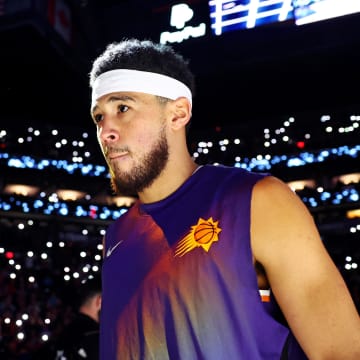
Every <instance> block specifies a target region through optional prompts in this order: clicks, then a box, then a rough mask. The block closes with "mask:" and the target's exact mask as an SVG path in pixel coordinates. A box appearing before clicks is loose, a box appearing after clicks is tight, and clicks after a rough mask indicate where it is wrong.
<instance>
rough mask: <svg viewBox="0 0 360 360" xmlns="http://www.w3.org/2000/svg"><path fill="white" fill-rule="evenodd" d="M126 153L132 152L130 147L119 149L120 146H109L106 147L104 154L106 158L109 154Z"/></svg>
mask: <svg viewBox="0 0 360 360" xmlns="http://www.w3.org/2000/svg"><path fill="white" fill-rule="evenodd" d="M124 152H130V149H129V147H128V146H121V147H118V146H108V145H105V146H104V147H103V153H104V156H105V157H107V156H108V155H109V154H117V153H119V154H121V153H124Z"/></svg>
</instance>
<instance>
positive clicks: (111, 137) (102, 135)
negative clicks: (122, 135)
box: [97, 119, 119, 144]
mask: <svg viewBox="0 0 360 360" xmlns="http://www.w3.org/2000/svg"><path fill="white" fill-rule="evenodd" d="M97 136H98V138H99V140H100V141H101V142H102V143H103V144H111V143H113V142H115V141H117V140H118V139H119V132H118V130H117V129H116V128H115V127H114V126H113V125H112V122H111V121H106V120H105V119H104V120H103V121H102V123H101V125H100V126H99V127H98V131H97Z"/></svg>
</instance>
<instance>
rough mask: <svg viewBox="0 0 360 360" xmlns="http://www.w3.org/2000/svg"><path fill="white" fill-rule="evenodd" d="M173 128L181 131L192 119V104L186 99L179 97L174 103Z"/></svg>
mask: <svg viewBox="0 0 360 360" xmlns="http://www.w3.org/2000/svg"><path fill="white" fill-rule="evenodd" d="M172 115H173V116H172V119H171V127H172V128H173V129H174V130H178V129H181V128H183V127H185V126H186V124H187V123H188V122H189V121H190V119H191V104H190V102H189V100H188V99H187V98H185V97H179V98H177V99H176V100H174V102H173V103H172Z"/></svg>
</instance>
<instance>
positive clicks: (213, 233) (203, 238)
mask: <svg viewBox="0 0 360 360" xmlns="http://www.w3.org/2000/svg"><path fill="white" fill-rule="evenodd" d="M218 223H219V222H218V221H214V220H213V218H212V217H210V218H209V219H207V220H205V219H202V218H200V219H199V221H198V223H197V224H196V225H194V226H192V227H191V230H190V231H189V233H188V234H187V235H186V236H185V237H184V238H183V239H181V240H180V241H179V243H178V245H177V246H176V249H175V256H179V257H181V256H184V255H185V254H186V253H188V252H189V251H191V250H193V249H195V248H197V247H200V246H201V247H202V248H203V249H204V250H205V251H206V252H208V251H209V249H210V247H211V245H212V243H213V242H214V241H218V240H219V237H218V234H219V232H220V231H221V228H219V227H218Z"/></svg>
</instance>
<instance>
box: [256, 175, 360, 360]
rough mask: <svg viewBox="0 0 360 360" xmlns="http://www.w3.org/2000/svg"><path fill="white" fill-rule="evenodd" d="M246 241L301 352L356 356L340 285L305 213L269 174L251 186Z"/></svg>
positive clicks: (350, 313)
mask: <svg viewBox="0 0 360 360" xmlns="http://www.w3.org/2000/svg"><path fill="white" fill-rule="evenodd" d="M251 246H252V250H253V255H254V257H255V260H256V261H258V262H260V264H262V266H263V267H264V269H265V272H266V276H267V278H268V281H269V283H270V286H271V289H272V292H273V294H274V296H275V297H276V300H277V302H278V303H279V305H280V307H281V309H282V311H283V313H284V315H285V318H286V319H287V321H288V323H289V326H290V327H291V329H292V331H293V332H294V334H295V336H296V338H297V339H298V341H299V343H300V344H301V346H302V347H303V349H304V351H305V352H306V353H307V355H308V356H309V357H310V358H314V359H316V358H320V359H321V358H323V356H326V355H325V354H329V353H330V354H332V355H331V356H334V357H331V358H334V359H335V358H336V359H337V358H338V357H336V355H335V354H336V352H337V351H338V352H339V354H341V356H342V357H341V358H342V359H355V358H360V320H359V315H358V313H357V311H356V308H355V306H354V303H353V301H352V298H351V296H350V293H349V292H348V290H347V287H346V284H345V282H344V280H343V278H342V276H341V274H340V273H339V271H338V269H337V268H336V266H335V264H334V263H333V261H332V259H331V258H330V256H329V254H328V252H327V250H326V249H325V247H324V245H323V243H322V240H321V238H320V235H319V232H318V230H317V228H316V225H315V223H314V220H313V218H312V216H311V214H310V212H309V211H308V210H307V208H306V207H305V205H304V204H303V202H302V201H301V199H300V198H299V197H298V196H297V195H296V194H295V193H294V192H293V191H292V190H291V189H290V188H289V187H288V186H287V185H286V184H285V183H283V182H282V181H280V180H278V179H276V178H274V177H267V178H265V179H263V180H261V181H259V182H258V183H257V184H256V185H255V187H254V191H253V197H252V207H251ZM347 352H349V353H347ZM352 352H353V353H352ZM350 353H351V355H350ZM355 354H357V355H355ZM338 356H340V355H338ZM346 356H348V357H346Z"/></svg>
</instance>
